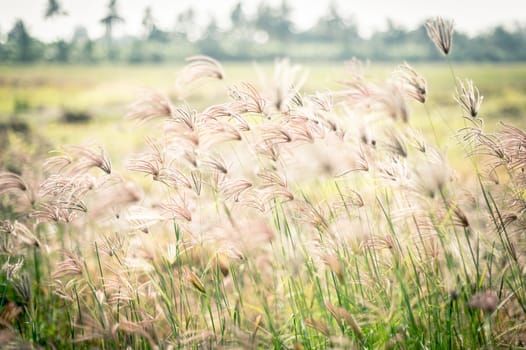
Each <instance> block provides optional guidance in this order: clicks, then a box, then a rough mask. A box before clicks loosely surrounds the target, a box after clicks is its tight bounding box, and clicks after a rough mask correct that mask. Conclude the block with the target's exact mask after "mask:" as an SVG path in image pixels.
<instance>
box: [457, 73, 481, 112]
mask: <svg viewBox="0 0 526 350" xmlns="http://www.w3.org/2000/svg"><path fill="white" fill-rule="evenodd" d="M483 100H484V96H482V95H481V94H480V92H479V89H477V88H476V87H475V86H473V81H472V80H469V79H468V80H466V82H465V83H463V82H462V81H461V80H460V79H459V80H458V86H457V89H456V94H455V101H457V102H458V104H459V105H460V107H462V109H463V110H464V111H465V112H466V113H468V114H469V115H470V116H471V117H473V118H475V117H476V116H477V114H478V112H479V109H480V105H481V104H482V101H483Z"/></svg>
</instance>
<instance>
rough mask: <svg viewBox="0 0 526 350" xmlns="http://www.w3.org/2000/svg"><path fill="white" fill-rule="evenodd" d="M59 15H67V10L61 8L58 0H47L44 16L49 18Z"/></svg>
mask: <svg viewBox="0 0 526 350" xmlns="http://www.w3.org/2000/svg"><path fill="white" fill-rule="evenodd" d="M60 15H67V12H66V11H64V10H63V9H62V5H61V4H60V3H59V2H58V0H48V2H47V8H46V13H45V14H44V17H45V18H51V17H55V16H60Z"/></svg>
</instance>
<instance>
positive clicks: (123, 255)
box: [0, 62, 526, 349]
mask: <svg viewBox="0 0 526 350" xmlns="http://www.w3.org/2000/svg"><path fill="white" fill-rule="evenodd" d="M208 63H209V62H208ZM293 64H294V62H293ZM413 68H414V69H415V71H416V72H418V74H419V75H420V76H422V77H423V78H424V79H425V80H426V81H427V86H428V89H427V91H426V94H425V95H426V96H425V97H426V100H425V103H419V102H417V101H415V100H414V99H411V98H410V97H408V96H406V95H404V94H405V93H407V92H408V91H409V90H407V86H405V85H404V86H403V85H401V84H400V80H396V79H395V75H393V71H394V70H396V69H397V66H396V65H388V64H374V63H371V64H370V65H369V67H368V68H366V69H365V71H364V75H363V76H362V75H360V74H357V73H356V71H353V70H352V69H350V67H349V66H348V65H346V64H345V63H344V62H342V63H340V64H338V63H325V64H309V65H305V66H302V67H295V66H294V65H292V66H288V65H286V64H284V63H283V62H282V63H281V66H276V67H275V66H274V65H273V64H268V63H267V64H262V65H259V66H258V65H256V64H247V63H244V64H241V63H235V64H234V63H225V64H224V65H223V69H224V72H225V75H224V77H223V79H210V78H206V79H196V80H197V81H191V82H189V83H186V84H181V83H180V81H179V83H178V78H180V77H181V76H183V75H182V74H183V73H181V72H182V70H183V65H181V66H172V65H155V66H142V65H141V66H109V65H100V66H49V65H43V66H9V67H7V66H4V67H0V265H2V274H1V275H0V347H2V344H4V343H5V344H9V346H11V347H12V348H22V347H24V346H25V347H26V348H49V349H55V348H56V349H125V348H130V349H188V348H191V349H203V348H205V349H206V348H210V349H215V348H218V349H250V348H261V349H269V348H274V349H322V348H334V349H355V348H365V349H413V348H414V349H421V348H425V349H452V348H455V349H456V348H458V349H461V348H462V349H475V348H485V349H497V348H499V349H500V348H502V349H504V348H506V349H508V348H517V349H519V348H526V338H525V336H524V334H526V323H525V321H524V320H525V319H526V237H525V235H524V232H525V228H526V210H525V208H526V178H525V176H524V169H525V167H526V157H525V156H524V149H526V133H525V132H523V131H522V129H521V128H525V127H526V118H525V116H526V64H507V65H475V64H466V65H460V64H455V65H453V66H452V67H450V66H448V65H446V64H444V65H430V64H422V65H414V66H413ZM200 69H201V71H199V72H198V73H203V69H218V68H217V67H215V66H214V67H212V68H211V67H210V66H206V65H205V66H204V68H203V66H201V67H200ZM207 73H210V72H209V71H207ZM214 73H217V72H214ZM306 73H308V75H306V77H307V78H306V80H305V83H304V84H303V86H302V87H301V90H300V91H296V90H295V89H293V87H294V85H295V84H298V82H299V81H301V80H302V79H301V77H302V76H303V74H306ZM194 74H196V73H195V72H194ZM397 79H399V76H398V78H397ZM457 79H459V80H457ZM465 79H472V80H473V83H474V85H475V86H476V87H477V88H478V89H479V91H480V94H481V95H483V96H484V100H483V102H482V105H481V108H480V111H478V114H477V113H475V112H473V113H472V115H469V113H470V112H469V111H468V110H467V109H465V108H464V109H463V108H462V107H461V106H460V105H459V103H457V102H456V101H455V96H456V95H457V96H456V97H457V99H458V98H460V99H469V98H473V97H476V94H475V96H469V95H470V94H469V93H465V94H460V96H458V94H457V93H456V92H455V90H456V89H459V87H460V86H461V83H462V84H466V85H467V83H466V81H465ZM393 81H394V82H393ZM243 82H250V83H251V84H252V85H251V86H250V87H248V88H247V87H246V86H244V85H242V83H243ZM252 88H253V89H252ZM148 90H155V91H158V92H160V93H162V94H163V95H165V96H166V97H167V98H168V100H169V101H171V103H172V104H171V105H170V104H169V102H168V101H167V100H165V99H163V98H161V97H158V96H154V97H151V98H150V99H146V100H145V99H144V98H145V96H150V95H148V93H147V92H146V91H148ZM141 99H142V102H141ZM136 101H139V102H138V103H135V102H136ZM476 102H477V101H476V98H475V101H468V103H467V104H468V105H470V106H474V105H476ZM134 103H135V104H134ZM406 104H407V105H406ZM130 113H131V114H132V115H134V116H135V118H129V117H128V118H127V117H126V116H127V115H128V116H129V115H130ZM132 119H134V120H132ZM404 119H407V120H404ZM499 122H504V123H505V124H510V125H514V126H516V127H517V128H518V129H513V128H510V127H506V126H502V125H501V124H499ZM79 146H80V147H79ZM99 146H100V148H99ZM51 151H55V152H54V153H50V152H51ZM52 156H54V158H50V157H52ZM46 159H47V160H46ZM110 163H111V164H110Z"/></svg>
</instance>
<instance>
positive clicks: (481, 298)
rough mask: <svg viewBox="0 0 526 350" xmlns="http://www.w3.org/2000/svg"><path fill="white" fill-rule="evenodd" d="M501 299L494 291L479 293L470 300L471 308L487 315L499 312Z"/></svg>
mask: <svg viewBox="0 0 526 350" xmlns="http://www.w3.org/2000/svg"><path fill="white" fill-rule="evenodd" d="M498 304H499V297H498V296H497V293H496V292H495V291H492V290H487V291H484V292H477V293H475V295H473V297H471V299H470V300H469V306H470V307H471V308H474V309H480V310H482V311H484V312H486V313H492V312H494V311H495V310H497V306H498Z"/></svg>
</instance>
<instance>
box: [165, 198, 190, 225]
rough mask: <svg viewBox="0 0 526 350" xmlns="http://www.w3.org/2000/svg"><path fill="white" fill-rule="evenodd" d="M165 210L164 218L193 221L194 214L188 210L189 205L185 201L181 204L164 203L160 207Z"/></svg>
mask: <svg viewBox="0 0 526 350" xmlns="http://www.w3.org/2000/svg"><path fill="white" fill-rule="evenodd" d="M159 207H160V208H161V209H163V213H162V215H163V217H166V218H167V219H170V220H184V221H187V222H191V221H192V212H191V211H190V209H189V208H188V204H187V203H185V201H183V202H182V203H181V204H179V203H176V202H173V203H162V204H160V205H159Z"/></svg>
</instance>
